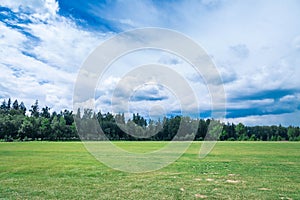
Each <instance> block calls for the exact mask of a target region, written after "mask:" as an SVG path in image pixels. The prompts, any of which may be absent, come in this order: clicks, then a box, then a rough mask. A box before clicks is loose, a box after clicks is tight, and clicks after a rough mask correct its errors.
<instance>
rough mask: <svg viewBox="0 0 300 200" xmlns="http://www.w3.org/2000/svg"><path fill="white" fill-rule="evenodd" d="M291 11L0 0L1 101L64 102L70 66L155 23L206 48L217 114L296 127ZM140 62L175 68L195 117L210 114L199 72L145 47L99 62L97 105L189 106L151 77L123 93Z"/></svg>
mask: <svg viewBox="0 0 300 200" xmlns="http://www.w3.org/2000/svg"><path fill="white" fill-rule="evenodd" d="M299 10H300V2H299V1H297V0H295V1H289V0H286V1H283V0H282V1H280V0H278V1H272V0H269V1H268V0H264V1H250V0H249V1H235V0H232V1H223V0H202V1H201V0H199V1H196V0H195V1H146V0H145V1H103V2H102V1H96V0H90V1H86V0H77V1H67V0H58V1H55V0H26V1H24V0H0V70H1V73H0V80H1V81H0V99H1V101H2V100H3V99H7V98H9V97H11V98H12V99H13V100H14V99H18V100H19V101H24V103H25V104H26V105H27V107H30V105H32V104H33V103H34V101H35V99H38V100H39V101H40V107H42V106H45V105H47V106H50V107H51V109H52V110H56V111H60V110H61V109H65V108H67V109H72V105H73V103H72V100H73V93H74V92H73V91H74V85H75V82H76V79H77V75H78V72H79V70H80V68H81V66H82V64H83V63H84V61H85V60H86V59H87V58H88V56H89V55H90V53H91V52H93V50H95V48H96V47H98V46H99V45H101V44H102V43H103V42H104V41H106V40H108V39H109V38H111V37H113V36H115V35H117V34H118V33H121V32H123V31H128V30H132V29H135V28H143V27H160V28H167V29H171V30H175V31H178V32H180V33H183V34H185V35H186V36H188V37H190V38H191V39H192V40H194V41H195V42H197V43H198V44H199V45H200V46H201V47H202V48H203V49H205V50H206V52H207V54H208V55H209V56H210V58H211V59H212V60H213V62H214V63H215V66H216V68H217V70H218V72H219V73H220V76H221V78H222V80H223V86H224V89H225V94H226V110H227V111H226V121H230V122H243V123H245V124H248V125H256V124H258V125H261V124H266V125H272V124H275V125H278V124H283V125H290V124H292V125H300V87H299V86H300V20H299V19H300V12H299ZM149 63H157V64H161V65H167V66H169V67H170V69H173V70H175V71H176V72H177V73H178V74H180V75H181V76H182V77H183V79H184V80H186V81H187V82H188V84H189V85H190V87H191V89H192V91H193V93H194V95H195V96H196V97H197V99H198V101H196V103H197V104H198V105H197V106H199V107H200V116H202V117H209V113H210V108H211V105H210V97H209V91H208V89H207V87H206V85H205V81H203V80H202V78H201V76H199V75H198V74H197V73H195V72H194V71H193V68H192V67H191V66H189V64H188V63H186V62H185V61H184V60H182V59H181V58H179V57H178V56H175V55H172V54H170V53H168V52H162V51H153V50H145V51H141V52H133V53H132V54H130V55H126V56H124V57H122V58H120V59H119V60H116V61H115V62H114V63H113V64H112V65H111V66H110V67H109V68H108V69H107V71H106V74H105V75H103V77H102V78H101V79H99V84H98V86H97V88H95V101H96V103H97V105H98V106H99V107H101V110H102V111H109V110H111V105H112V104H113V103H112V100H115V102H118V103H117V104H118V105H117V106H116V107H114V108H119V107H118V106H121V107H120V108H119V109H117V110H114V111H115V112H118V111H120V110H122V109H123V110H122V111H124V112H126V109H127V111H129V112H131V111H132V112H137V111H138V112H140V113H142V114H145V115H147V113H148V115H155V114H161V115H162V114H172V113H173V114H176V113H178V112H179V111H180V110H186V111H189V110H193V104H191V105H190V107H189V108H187V109H185V108H182V107H185V106H186V105H185V104H182V103H181V102H180V98H178V95H177V94H176V93H174V91H173V92H172V91H171V90H170V89H168V87H164V85H163V84H159V82H158V81H157V80H156V81H152V82H151V81H148V82H146V83H143V84H142V85H140V86H139V87H135V88H136V89H135V90H134V92H133V93H130V95H128V93H126V91H128V88H131V87H132V84H134V83H135V84H136V83H139V84H140V82H139V80H132V79H130V78H132V77H135V76H136V74H134V73H135V72H136V71H135V70H138V67H137V66H140V65H143V64H149ZM162 68H163V67H162ZM174 76H176V75H174ZM154 78H155V77H154ZM127 79H130V80H128V81H126V80H127ZM116 87H117V88H118V90H116ZM124 91H125V92H124ZM122 95H123V96H122ZM186 98H187V99H188V97H186ZM124 101H126V102H125V104H124V105H123V107H122V105H120V104H121V103H120V102H124ZM124 106H125V107H124ZM124 109H125V110H124ZM179 113H180V112H179ZM193 114H194V113H192V112H191V115H193Z"/></svg>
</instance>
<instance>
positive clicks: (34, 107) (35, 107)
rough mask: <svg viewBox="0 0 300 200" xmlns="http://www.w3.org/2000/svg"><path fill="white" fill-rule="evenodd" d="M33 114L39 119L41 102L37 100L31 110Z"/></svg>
mask: <svg viewBox="0 0 300 200" xmlns="http://www.w3.org/2000/svg"><path fill="white" fill-rule="evenodd" d="M29 111H30V112H31V116H32V117H36V118H38V117H39V115H40V113H39V101H38V100H36V101H35V103H34V104H33V105H32V106H31V109H30V110H29Z"/></svg>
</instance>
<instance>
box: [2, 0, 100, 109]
mask: <svg viewBox="0 0 300 200" xmlns="http://www.w3.org/2000/svg"><path fill="white" fill-rule="evenodd" d="M1 6H5V7H7V8H8V10H7V11H5V12H2V13H1V14H2V16H1V22H0V27H1V38H2V39H1V41H0V45H1V50H0V51H1V55H0V60H1V63H0V66H1V69H2V71H3V72H5V73H1V75H0V76H1V77H0V78H1V80H2V88H3V90H2V98H8V97H11V98H18V99H19V100H23V101H25V103H26V104H27V105H28V106H29V105H31V104H32V103H33V102H34V99H39V100H40V102H42V103H44V104H46V105H48V106H50V107H51V108H52V109H53V110H57V111H59V110H60V109H64V108H68V109H71V107H70V105H71V101H72V90H73V84H74V81H75V80H76V76H77V71H78V69H79V67H80V65H81V63H82V62H83V61H84V59H85V57H86V56H87V55H88V54H89V53H90V52H91V51H92V50H93V49H94V48H95V47H96V45H97V44H99V43H100V42H101V41H102V40H103V39H105V35H104V34H102V33H100V34H97V33H91V32H88V31H85V30H82V29H81V28H80V27H78V26H77V25H76V23H75V22H74V21H72V20H71V19H68V18H65V17H63V16H60V15H59V14H58V10H59V7H58V2H56V1H54V0H45V1H42V0H41V1H26V2H25V1H2V2H1ZM11 19H14V20H11ZM42 106H44V105H42Z"/></svg>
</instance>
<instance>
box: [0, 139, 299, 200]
mask: <svg viewBox="0 0 300 200" xmlns="http://www.w3.org/2000/svg"><path fill="white" fill-rule="evenodd" d="M117 143H118V146H120V147H124V148H125V149H128V150H131V151H135V152H143V151H145V149H146V150H147V149H149V150H150V149H151V150H153V149H156V148H158V147H160V146H162V145H163V144H164V143H162V142H117ZM200 145H201V143H200V142H194V143H193V144H192V145H191V147H190V148H189V149H188V151H187V152H186V153H185V154H184V155H183V156H182V157H181V158H180V159H178V160H177V161H176V162H175V163H173V164H171V165H169V166H168V167H166V168H163V169H161V170H158V171H155V172H149V173H142V174H131V173H125V172H119V171H115V170H113V169H110V168H108V167H106V166H105V165H103V164H101V163H100V162H98V161H97V160H96V159H95V158H94V157H93V156H92V155H90V154H89V153H88V152H87V151H86V149H85V148H84V146H83V144H82V143H80V142H28V143H25V142H23V143H0V199H57V198H60V199H196V198H198V199H201V198H207V199H300V143H299V142H297V143H296V142H295V143H294V142H219V143H217V145H216V146H215V148H214V150H213V151H212V152H211V153H210V154H209V155H208V156H207V157H206V158H205V159H201V160H200V159H198V152H199V148H200Z"/></svg>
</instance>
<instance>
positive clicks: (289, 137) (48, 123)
mask: <svg viewBox="0 0 300 200" xmlns="http://www.w3.org/2000/svg"><path fill="white" fill-rule="evenodd" d="M76 118H77V119H83V120H77V128H79V129H83V130H85V132H86V133H85V134H83V135H82V134H81V135H80V136H81V137H79V134H78V132H77V131H78V129H76V126H75V121H76V120H74V119H76ZM95 121H97V122H98V123H99V124H100V126H99V129H97V130H91V129H93V128H94V127H95V126H93V125H91V124H90V123H94V122H95ZM182 121H184V122H186V124H190V126H195V124H196V125H197V126H198V127H197V130H196V133H193V135H194V137H193V138H192V139H193V140H196V141H201V140H203V139H204V138H205V136H206V134H207V132H208V129H209V124H210V123H212V122H214V119H193V118H190V117H188V116H172V117H164V118H163V119H160V120H147V119H145V118H144V117H143V116H140V115H139V114H138V113H136V114H133V116H132V118H130V119H128V120H125V117H124V114H123V113H119V114H115V115H114V114H112V113H101V112H100V111H99V112H97V113H95V112H93V111H92V110H89V109H85V110H82V111H81V110H78V111H77V112H76V114H74V113H73V111H69V110H63V111H60V112H59V113H57V112H56V111H53V112H50V108H49V107H48V106H45V107H43V108H41V109H40V108H39V101H38V100H36V101H35V102H34V104H33V105H31V107H30V109H29V110H27V108H26V106H25V105H24V103H23V102H21V103H19V102H18V100H15V101H14V102H12V101H11V99H10V98H9V99H8V100H7V101H6V100H4V101H3V102H2V104H1V106H0V141H7V142H9V141H34V140H38V141H77V140H103V137H99V134H95V133H97V131H98V132H101V133H103V135H105V136H106V137H107V138H108V139H109V140H127V141H136V140H138V141H143V140H145V141H146V140H147V141H169V140H172V139H173V138H174V136H175V135H176V133H177V131H178V129H179V127H180V123H181V122H182ZM117 122H118V123H117ZM120 123H121V125H122V124H124V125H126V127H127V129H126V130H127V131H126V130H124V129H122V128H120V126H119V124H120ZM221 125H222V131H221V134H220V137H219V138H218V140H221V141H226V140H227V141H300V128H299V127H298V126H297V127H295V126H288V127H284V126H281V125H276V126H275V125H273V126H246V125H244V124H242V123H238V124H233V123H221ZM100 127H101V129H100ZM128 127H129V129H128ZM147 131H148V132H149V131H150V132H155V133H156V134H155V135H152V136H151V137H144V138H143V137H136V136H135V135H138V133H143V134H145V135H147ZM127 133H132V134H127ZM134 133H135V134H134ZM190 139H191V137H190V135H188V134H187V135H185V136H182V138H180V140H190Z"/></svg>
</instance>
